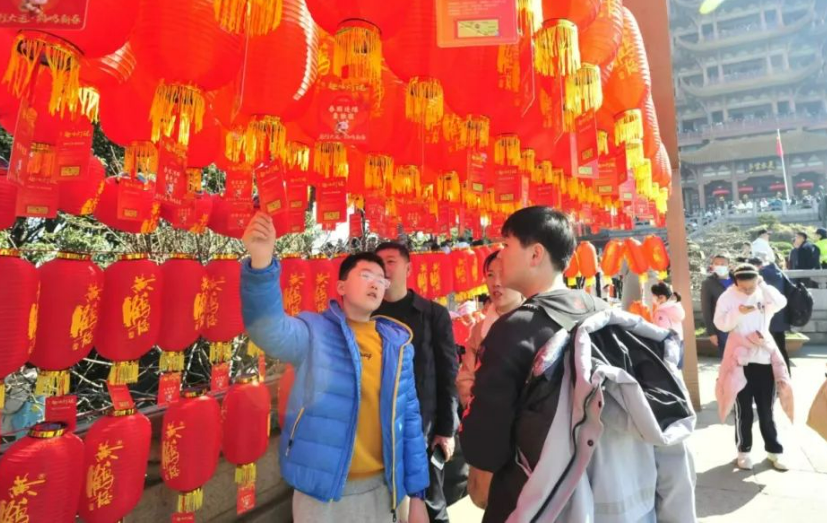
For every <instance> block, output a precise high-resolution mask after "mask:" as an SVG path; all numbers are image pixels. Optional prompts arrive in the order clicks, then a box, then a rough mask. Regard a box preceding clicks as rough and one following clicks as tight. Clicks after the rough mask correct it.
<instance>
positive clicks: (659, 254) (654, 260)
mask: <svg viewBox="0 0 827 523" xmlns="http://www.w3.org/2000/svg"><path fill="white" fill-rule="evenodd" d="M643 253H644V254H645V255H646V261H647V262H648V264H649V267H651V268H652V270H654V271H656V272H657V273H658V278H659V279H661V280H665V279H666V276H667V275H668V274H667V271H668V270H669V253H668V252H667V251H666V246H665V245H664V244H663V239H661V238H660V236H653V235H649V236H647V237H646V239H644V240H643Z"/></svg>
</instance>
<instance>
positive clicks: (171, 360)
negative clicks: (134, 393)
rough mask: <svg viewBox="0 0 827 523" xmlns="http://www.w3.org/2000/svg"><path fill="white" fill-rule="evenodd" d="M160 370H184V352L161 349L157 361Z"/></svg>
mask: <svg viewBox="0 0 827 523" xmlns="http://www.w3.org/2000/svg"><path fill="white" fill-rule="evenodd" d="M158 366H159V368H160V370H161V372H181V371H182V370H184V353H183V351H179V352H170V351H161V360H160V361H159V362H158Z"/></svg>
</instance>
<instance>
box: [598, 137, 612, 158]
mask: <svg viewBox="0 0 827 523" xmlns="http://www.w3.org/2000/svg"><path fill="white" fill-rule="evenodd" d="M597 154H599V155H601V156H602V155H608V154H609V133H607V132H606V131H597Z"/></svg>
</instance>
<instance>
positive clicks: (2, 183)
mask: <svg viewBox="0 0 827 523" xmlns="http://www.w3.org/2000/svg"><path fill="white" fill-rule="evenodd" d="M16 205H17V186H16V185H15V184H13V183H11V182H10V181H9V177H8V176H0V230H3V229H8V228H9V227H11V226H12V225H14V222H15V221H16V220H17V213H16V209H15V206H16Z"/></svg>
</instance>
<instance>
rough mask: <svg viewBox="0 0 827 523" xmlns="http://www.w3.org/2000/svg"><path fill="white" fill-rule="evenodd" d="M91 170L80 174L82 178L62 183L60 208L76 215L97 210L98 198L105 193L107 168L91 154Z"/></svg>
mask: <svg viewBox="0 0 827 523" xmlns="http://www.w3.org/2000/svg"><path fill="white" fill-rule="evenodd" d="M90 156H91V157H90V158H89V171H88V173H87V174H82V175H80V178H82V179H81V180H78V181H66V182H61V183H60V201H59V203H58V209H60V210H61V211H63V212H65V213H69V214H74V215H76V216H86V215H89V214H92V213H93V212H95V208H96V207H97V206H98V200H99V199H100V195H101V194H102V193H103V187H104V179H105V178H106V169H105V168H104V166H103V163H101V161H100V160H99V159H98V158H97V157H96V156H95V155H90Z"/></svg>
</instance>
